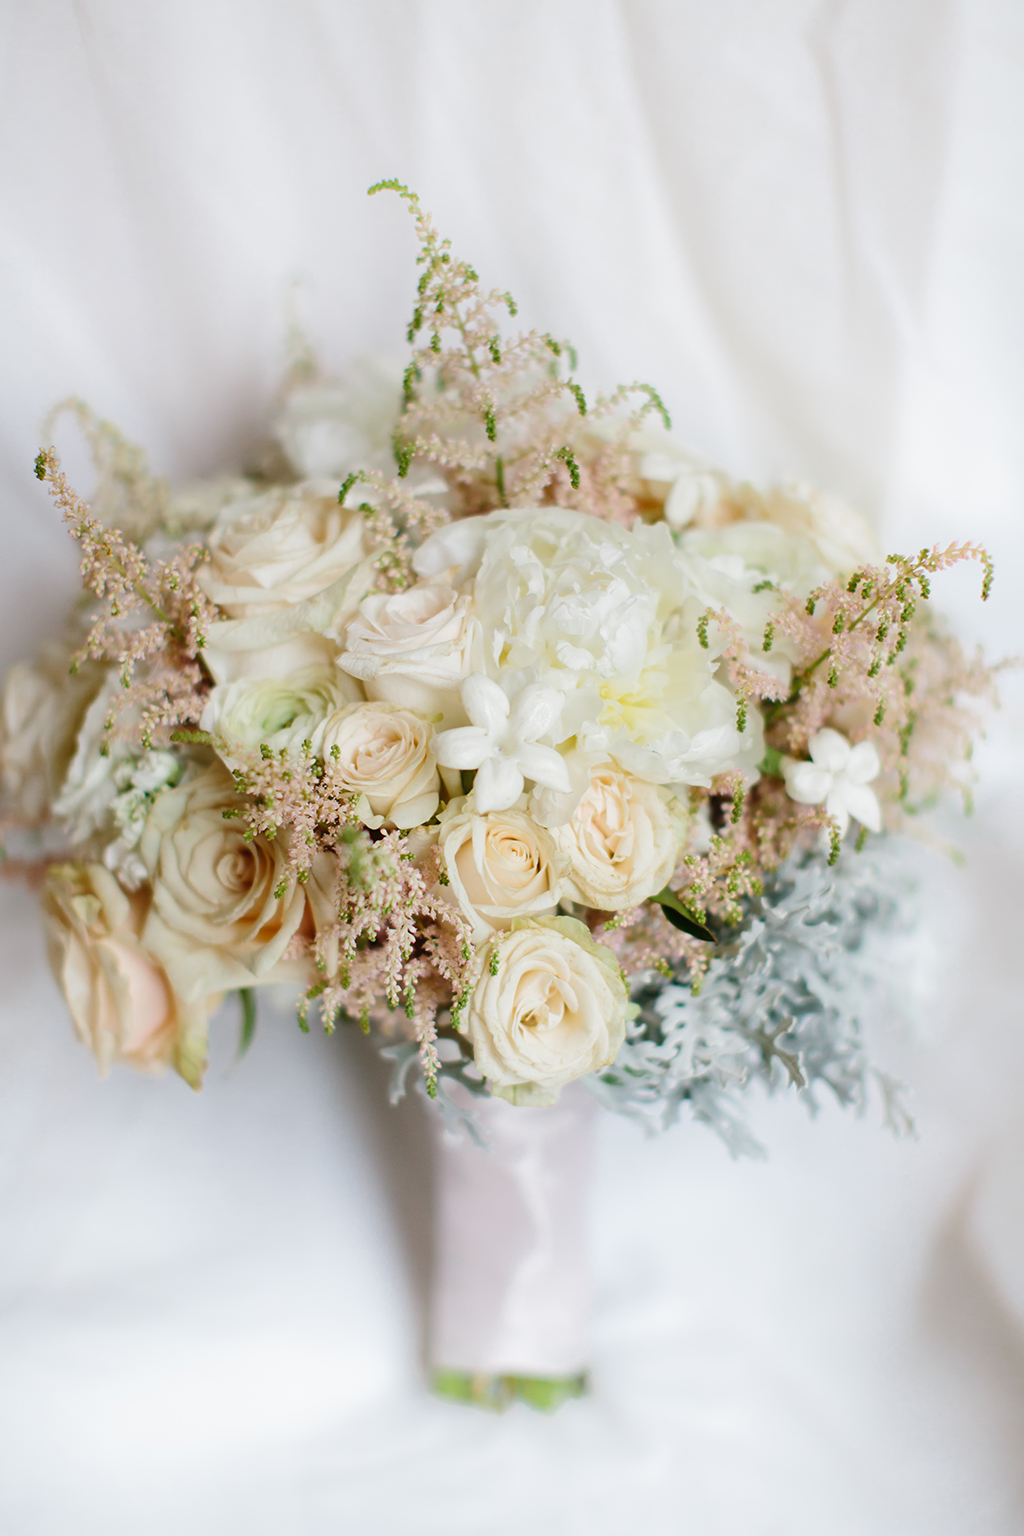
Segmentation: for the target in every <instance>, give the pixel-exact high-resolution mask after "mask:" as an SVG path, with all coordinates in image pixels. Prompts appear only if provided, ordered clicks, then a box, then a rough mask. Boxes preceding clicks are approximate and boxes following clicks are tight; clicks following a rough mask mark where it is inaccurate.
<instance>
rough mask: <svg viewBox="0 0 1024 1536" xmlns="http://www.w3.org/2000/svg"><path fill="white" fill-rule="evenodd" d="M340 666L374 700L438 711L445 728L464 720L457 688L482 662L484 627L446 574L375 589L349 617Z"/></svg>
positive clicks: (423, 712) (425, 711) (420, 711)
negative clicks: (404, 586)
mask: <svg viewBox="0 0 1024 1536" xmlns="http://www.w3.org/2000/svg"><path fill="white" fill-rule="evenodd" d="M338 665H339V666H340V667H341V668H342V669H343V670H344V671H345V672H347V673H349V674H350V676H352V677H358V678H359V679H360V680H361V682H362V683H363V684H364V686H365V688H366V692H367V696H368V697H369V698H371V699H383V700H386V701H387V702H388V703H391V704H400V705H401V706H402V707H403V708H404V709H414V710H416V712H417V713H418V714H421V715H425V716H428V717H429V716H432V715H440V716H441V717H442V718H441V721H440V725H441V726H442V727H451V726H457V725H464V724H465V722H466V714H465V711H464V709H463V708H462V703H461V700H460V698H459V687H460V684H461V683H462V681H463V679H464V678H466V677H468V676H469V675H470V674H471V673H472V672H476V671H478V670H479V669H480V668H481V667H482V665H483V630H482V628H481V625H480V621H479V619H478V618H476V617H475V615H474V614H473V612H472V610H471V607H470V599H469V598H468V597H460V596H459V595H458V594H457V593H456V592H455V590H454V588H452V587H450V586H449V585H448V583H447V582H446V581H444V580H438V581H421V582H418V583H417V585H416V586H414V587H410V588H409V589H408V590H407V591H405V592H396V593H394V594H393V595H392V596H389V595H388V594H387V593H386V592H373V593H371V595H370V596H369V597H366V598H364V599H363V601H362V603H361V604H360V605H359V611H358V613H357V614H356V615H355V617H354V618H352V619H350V620H349V623H348V625H347V627H346V630H345V649H344V650H343V651H342V653H341V655H340V656H339V658H338Z"/></svg>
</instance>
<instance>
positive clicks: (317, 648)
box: [198, 480, 372, 682]
mask: <svg viewBox="0 0 1024 1536" xmlns="http://www.w3.org/2000/svg"><path fill="white" fill-rule="evenodd" d="M207 546H208V549H209V559H208V561H207V563H206V564H205V565H203V566H201V567H200V569H199V575H198V580H199V582H200V584H201V586H202V587H203V589H204V591H205V592H206V594H207V596H208V597H210V598H212V600H213V601H214V602H215V603H217V605H218V606H219V607H220V608H221V609H222V610H223V611H224V613H226V614H227V615H228V617H227V618H226V619H223V620H219V621H218V622H216V623H214V624H211V625H210V626H209V629H208V632H207V644H206V649H205V651H204V653H203V654H204V657H205V660H206V663H207V665H208V667H209V669H210V671H211V672H212V674H213V676H214V678H215V680H216V681H217V682H231V681H234V680H235V679H236V678H239V677H244V676H260V677H266V676H268V675H270V674H274V675H277V676H281V675H283V674H285V673H287V672H294V671H296V670H297V669H298V668H300V667H303V666H309V665H314V664H316V663H321V664H325V663H328V662H331V661H333V659H334V657H335V656H336V654H337V650H338V647H337V645H336V644H335V642H334V641H333V640H332V639H329V638H327V632H328V631H329V630H330V629H331V627H332V626H334V625H337V624H339V623H342V622H344V620H345V618H346V617H347V616H348V615H349V614H350V613H352V612H353V611H354V610H355V608H356V606H357V604H358V603H359V601H360V599H361V598H362V597H364V596H365V594H366V592H367V591H368V590H369V587H370V585H371V583H372V569H371V563H370V560H369V558H368V550H367V545H366V536H365V520H364V517H363V514H362V513H361V512H359V511H358V510H355V509H351V508H344V507H340V506H339V505H338V486H337V484H336V483H335V482H333V481H322V480H313V481H306V482H304V483H302V484H300V485H294V486H278V487H275V488H274V489H272V490H269V491H263V492H261V493H260V494H259V495H254V496H252V497H249V498H247V499H243V500H240V501H233V502H231V503H230V504H229V505H228V506H227V507H225V508H224V509H223V511H222V512H221V513H220V515H219V516H218V518H217V521H216V523H215V524H214V526H213V528H212V529H211V530H210V533H209V535H208V538H207Z"/></svg>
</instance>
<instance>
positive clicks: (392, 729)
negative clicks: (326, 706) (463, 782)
mask: <svg viewBox="0 0 1024 1536" xmlns="http://www.w3.org/2000/svg"><path fill="white" fill-rule="evenodd" d="M317 746H318V750H319V751H320V752H321V754H322V755H323V758H324V761H325V763H326V764H327V767H328V769H329V771H330V773H331V776H332V778H333V780H334V782H335V783H337V784H338V785H339V786H340V787H341V788H342V789H346V790H349V791H350V792H351V793H352V794H355V795H359V796H360V797H361V804H360V815H361V817H362V820H363V821H364V822H365V824H366V825H367V826H368V827H381V826H388V827H401V828H406V827H419V826H422V825H423V823H424V822H425V821H429V820H430V818H431V816H433V814H434V812H435V811H436V810H437V806H438V801H439V799H440V779H439V777H438V772H437V757H436V755H435V743H434V736H433V731H432V730H431V728H430V726H429V725H428V724H427V722H426V721H425V720H421V719H420V718H419V716H418V715H414V714H413V713H412V712H411V711H410V710H407V709H399V708H398V706H397V705H395V704H384V703H380V702H378V701H373V702H370V703H366V704H350V705H349V706H348V707H347V708H346V709H342V710H339V711H338V712H337V713H336V714H334V715H331V716H330V717H329V718H328V719H327V720H326V721H325V722H324V724H323V726H322V727H321V729H320V732H319V734H318V737H317Z"/></svg>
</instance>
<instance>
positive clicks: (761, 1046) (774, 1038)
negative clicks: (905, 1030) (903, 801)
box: [587, 839, 911, 1154]
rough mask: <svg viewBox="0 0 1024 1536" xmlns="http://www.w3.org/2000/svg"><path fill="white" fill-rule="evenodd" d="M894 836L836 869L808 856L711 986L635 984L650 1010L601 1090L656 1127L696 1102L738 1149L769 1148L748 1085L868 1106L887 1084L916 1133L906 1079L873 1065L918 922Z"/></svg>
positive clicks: (782, 882) (896, 1118)
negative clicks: (902, 1094)
mask: <svg viewBox="0 0 1024 1536" xmlns="http://www.w3.org/2000/svg"><path fill="white" fill-rule="evenodd" d="M904 851H905V850H897V849H894V848H893V846H892V845H891V843H890V841H889V840H888V839H886V840H884V841H882V842H880V843H879V844H878V845H877V846H876V850H875V851H874V852H873V853H871V854H868V853H862V854H855V853H852V852H847V853H844V855H843V857H842V859H841V860H840V861H839V863H838V864H837V865H835V866H834V867H832V868H830V867H829V866H828V864H827V863H826V862H825V859H824V858H823V857H822V856H821V855H820V854H817V853H811V854H808V853H805V854H801V855H798V856H796V857H794V858H792V859H790V860H789V861H787V863H786V864H784V865H783V866H781V867H780V868H779V869H778V870H776V871H775V872H774V873H773V874H772V875H770V876H769V877H768V879H767V881H766V883H765V890H764V894H763V896H762V897H760V898H758V899H757V900H748V901H746V902H745V907H746V912H745V915H744V919H743V921H742V923H741V924H740V925H739V927H738V928H729V929H725V930H723V931H722V934H721V942H720V946H719V950H718V953H717V955H716V958H715V959H714V960H712V962H711V965H710V967H709V970H708V974H707V978H706V980H705V983H704V986H703V988H702V989H701V990H700V991H699V992H698V993H697V994H696V995H694V993H693V992H692V991H691V989H690V987H689V986H688V985H687V983H686V980H685V974H684V973H680V974H679V975H678V976H677V977H676V978H674V979H668V978H665V977H662V976H658V975H656V974H655V973H653V972H647V973H645V974H644V975H643V976H641V977H638V978H637V979H636V981H635V982H634V986H633V999H634V1001H635V1002H636V1004H637V1005H638V1008H639V1013H638V1015H637V1017H636V1018H635V1019H634V1020H633V1022H632V1024H631V1025H630V1026H629V1030H628V1034H627V1039H626V1043H625V1045H624V1046H623V1047H622V1049H621V1050H620V1052H619V1055H618V1058H617V1059H616V1062H615V1066H614V1067H613V1068H612V1069H611V1070H610V1071H609V1072H606V1073H604V1074H602V1075H601V1076H600V1077H593V1078H589V1079H587V1085H588V1087H590V1089H591V1090H592V1091H593V1093H594V1094H595V1095H596V1096H597V1097H598V1098H599V1099H600V1100H601V1102H602V1103H604V1104H605V1105H606V1106H607V1107H608V1108H609V1109H613V1110H616V1111H618V1112H619V1113H621V1114H627V1115H631V1116H633V1117H634V1118H637V1119H639V1120H641V1121H642V1122H644V1123H645V1125H647V1127H648V1128H649V1129H651V1130H655V1129H662V1128H664V1127H666V1126H668V1125H670V1124H672V1122H673V1121H674V1120H676V1119H677V1118H678V1116H679V1114H680V1111H681V1108H682V1106H683V1105H684V1104H687V1105H689V1108H690V1111H691V1113H692V1114H693V1115H694V1116H695V1118H696V1119H698V1120H703V1121H705V1122H706V1123H707V1124H708V1125H710V1126H711V1127H712V1128H713V1129H714V1130H716V1131H717V1132H718V1133H719V1134H720V1135H721V1136H722V1138H723V1139H724V1140H725V1142H726V1143H727V1145H728V1146H729V1148H730V1150H731V1151H732V1152H734V1153H740V1152H747V1153H755V1154H757V1153H760V1152H761V1151H762V1149H761V1147H760V1146H759V1144H758V1143H757V1142H756V1141H755V1140H754V1139H753V1137H752V1136H751V1135H750V1133H749V1131H748V1130H747V1129H746V1127H745V1125H744V1122H743V1114H742V1102H741V1094H742V1090H743V1089H744V1088H746V1087H748V1086H749V1085H750V1084H752V1083H754V1082H757V1081H760V1082H761V1083H763V1084H764V1085H766V1086H767V1088H768V1089H769V1091H771V1090H774V1089H776V1088H779V1087H782V1086H784V1085H787V1084H788V1085H791V1086H792V1087H794V1088H795V1089H796V1090H797V1091H798V1092H799V1094H800V1097H801V1098H802V1099H803V1100H804V1101H805V1102H806V1103H807V1105H808V1107H809V1108H811V1109H812V1110H814V1109H816V1108H817V1105H818V1102H819V1097H820V1093H821V1090H823V1089H827V1090H828V1091H829V1092H830V1093H831V1094H832V1095H834V1097H835V1098H836V1099H838V1101H839V1102H840V1103H841V1104H844V1105H853V1106H856V1107H861V1106H863V1104H864V1102H865V1099H866V1096H867V1093H868V1089H869V1086H870V1085H871V1084H872V1083H873V1084H874V1085H875V1086H876V1087H877V1088H878V1090H879V1091H880V1093H881V1097H882V1101H883V1105H884V1112H885V1115H886V1118H887V1120H888V1121H889V1123H890V1124H891V1125H892V1126H893V1128H894V1129H897V1130H905V1129H908V1128H909V1122H908V1121H907V1119H906V1116H905V1114H904V1112H903V1111H902V1109H901V1108H900V1106H899V1103H898V1099H897V1097H896V1091H895V1085H894V1084H893V1083H892V1082H891V1080H890V1079H888V1078H887V1077H886V1076H885V1074H884V1073H882V1072H880V1071H878V1070H877V1069H876V1068H875V1067H874V1066H873V1065H872V1063H871V1062H870V1060H869V1058H868V1055H867V1051H866V1047H865V1042H864V1038H863V1029H862V1023H863V1021H864V1020H865V1018H867V1017H868V1016H869V1014H870V1013H872V1012H873V1013H875V1014H877V1013H878V1012H879V1011H886V1010H889V1011H891V997H892V995H893V993H894V992H895V991H898V990H899V989H898V986H897V985H896V983H897V981H898V975H897V967H898V964H899V959H898V957H899V954H900V950H901V947H902V948H904V949H905V946H906V939H907V935H908V933H909V931H910V926H911V924H910V920H909V918H908V916H907V895H908V890H907V882H906V876H905V874H904V873H903V869H904V860H902V859H901V858H900V856H899V855H900V853H901V852H904Z"/></svg>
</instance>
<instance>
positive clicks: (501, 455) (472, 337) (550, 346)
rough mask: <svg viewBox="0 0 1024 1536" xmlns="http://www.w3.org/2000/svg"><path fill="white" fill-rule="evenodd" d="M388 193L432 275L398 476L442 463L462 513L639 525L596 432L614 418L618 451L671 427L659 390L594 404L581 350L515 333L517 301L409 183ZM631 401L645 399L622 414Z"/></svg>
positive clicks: (421, 310)
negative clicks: (529, 512) (655, 429)
mask: <svg viewBox="0 0 1024 1536" xmlns="http://www.w3.org/2000/svg"><path fill="white" fill-rule="evenodd" d="M384 188H388V189H390V190H392V191H394V192H397V193H398V195H399V196H400V197H402V198H404V199H405V201H406V202H407V203H408V204H409V208H410V210H411V212H412V214H413V218H414V220H415V223H416V233H417V236H418V238H419V242H420V251H419V255H418V257H417V261H418V263H419V265H420V266H421V267H422V269H423V270H422V273H421V276H420V281H419V285H418V290H417V292H418V298H417V304H416V308H415V311H414V314H413V317H412V321H411V322H410V325H409V330H408V339H409V342H410V344H411V345H412V347H413V353H412V359H411V361H410V363H409V366H408V368H407V369H406V371H405V377H404V393H405V408H404V411H403V414H402V416H401V418H400V420H399V422H398V425H397V427H396V429H395V436H394V449H395V457H396V459H397V462H398V473H399V476H400V477H404V476H405V475H406V474H407V473H408V470H409V467H410V465H411V463H412V462H413V460H414V459H416V460H421V461H425V462H428V463H431V464H433V465H435V466H436V467H437V468H438V469H439V470H440V471H441V472H442V473H443V474H444V475H445V476H446V478H447V479H448V481H449V483H450V484H451V486H452V488H453V491H454V493H455V497H456V508H455V510H456V514H457V515H460V516H465V515H468V514H471V513H479V512H487V511H490V510H491V509H493V508H497V507H504V506H530V505H533V504H535V503H537V502H539V501H544V500H551V499H553V496H554V497H556V498H557V501H558V503H559V504H560V505H563V506H577V507H578V508H579V509H580V510H583V511H587V512H590V513H592V514H594V515H596V516H600V517H615V518H617V519H619V520H621V521H623V522H628V521H630V520H631V519H632V517H633V516H635V512H636V504H635V502H634V501H633V499H632V498H631V497H630V496H629V495H628V493H627V492H626V491H625V489H624V488H623V485H622V481H623V480H624V479H625V468H626V466H625V460H624V457H623V455H622V453H621V449H620V448H616V446H615V443H614V441H610V440H609V437H605V438H602V437H601V436H600V435H599V434H596V433H595V432H594V431H593V430H592V426H593V423H594V422H595V421H600V420H602V419H607V418H612V419H614V420H615V421H616V424H617V427H618V441H619V443H620V444H621V443H624V441H625V438H626V437H627V435H628V433H629V432H630V430H631V429H632V428H633V427H634V426H636V425H637V424H638V423H639V422H640V420H642V418H643V417H644V416H646V415H647V414H648V413H650V412H652V411H655V412H658V413H659V414H660V415H661V416H662V418H663V419H664V421H665V424H666V426H667V425H668V415H667V413H666V411H665V408H664V406H663V405H662V403H661V400H660V398H659V397H658V395H657V393H656V392H655V391H654V390H653V389H652V388H651V387H650V386H649V385H642V384H637V385H627V386H624V387H623V388H622V389H620V390H618V391H616V392H615V393H614V394H613V395H611V396H607V397H601V398H599V399H598V400H597V401H595V402H594V403H593V405H588V403H587V401H586V399H585V397H584V394H583V390H582V388H581V387H580V385H579V384H578V383H577V381H576V380H575V379H574V378H573V377H572V370H574V369H575V354H574V353H573V351H572V349H571V348H570V347H568V346H567V345H566V344H565V343H563V342H560V341H558V340H557V339H556V338H555V337H553V336H550V335H548V334H546V333H545V332H542V331H527V332H521V333H519V334H517V335H511V336H510V335H507V334H506V329H505V326H506V323H507V319H508V317H514V316H515V314H516V305H515V301H514V300H513V299H512V297H511V295H510V294H508V293H502V292H500V291H498V290H494V291H491V292H487V291H485V290H484V289H483V288H481V286H480V280H479V278H478V276H477V274H476V272H475V271H474V270H473V268H472V267H471V266H469V264H468V263H467V262H464V261H460V260H459V259H458V258H456V257H455V256H453V255H452V252H451V244H450V242H449V241H448V240H442V239H441V238H440V236H439V235H438V233H437V231H436V230H435V228H434V225H433V222H432V220H431V218H430V216H429V215H428V214H426V213H425V212H424V211H423V209H422V208H421V206H420V203H419V199H418V198H417V197H416V195H415V194H414V193H412V192H410V190H409V189H408V187H405V186H403V185H402V184H401V183H400V182H397V181H383V182H379V183H378V184H377V185H376V186H375V187H371V188H370V191H371V193H372V192H378V191H381V190H383V189H384ZM566 363H568V364H569V370H570V371H569V372H568V373H567V372H566V371H565V365H566ZM630 396H639V397H640V402H641V403H640V404H639V405H638V406H636V408H635V409H633V410H632V412H631V413H623V411H622V409H621V408H622V406H623V405H624V403H625V402H626V400H627V398H628V397H630ZM610 438H611V439H613V440H614V439H615V431H614V429H613V431H612V432H611V434H610Z"/></svg>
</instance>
